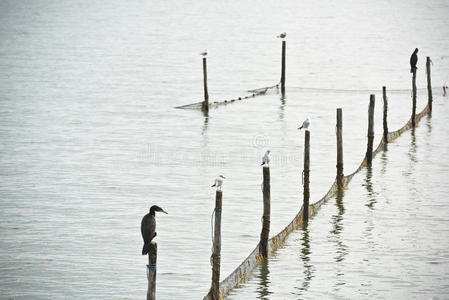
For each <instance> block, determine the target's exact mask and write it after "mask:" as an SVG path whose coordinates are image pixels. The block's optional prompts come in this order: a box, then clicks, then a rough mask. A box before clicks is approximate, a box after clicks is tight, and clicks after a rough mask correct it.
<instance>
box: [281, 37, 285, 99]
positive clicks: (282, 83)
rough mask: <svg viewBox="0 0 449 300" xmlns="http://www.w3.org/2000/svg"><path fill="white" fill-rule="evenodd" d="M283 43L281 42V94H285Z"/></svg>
mask: <svg viewBox="0 0 449 300" xmlns="http://www.w3.org/2000/svg"><path fill="white" fill-rule="evenodd" d="M285 43H286V42H285V41H282V68H281V93H282V95H284V94H285Z"/></svg>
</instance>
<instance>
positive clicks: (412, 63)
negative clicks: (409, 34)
mask: <svg viewBox="0 0 449 300" xmlns="http://www.w3.org/2000/svg"><path fill="white" fill-rule="evenodd" d="M417 54H418V48H416V49H415V51H413V54H412V56H410V73H413V72H414V71H416V69H417V68H416V64H417V63H418V55H417Z"/></svg>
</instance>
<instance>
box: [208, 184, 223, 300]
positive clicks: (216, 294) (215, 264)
mask: <svg viewBox="0 0 449 300" xmlns="http://www.w3.org/2000/svg"><path fill="white" fill-rule="evenodd" d="M222 196H223V193H222V191H221V190H217V192H216V194H215V226H214V247H213V249H214V250H213V253H212V286H211V288H210V291H209V296H210V297H209V299H212V300H219V299H220V252H221V202H222V201H221V199H222Z"/></svg>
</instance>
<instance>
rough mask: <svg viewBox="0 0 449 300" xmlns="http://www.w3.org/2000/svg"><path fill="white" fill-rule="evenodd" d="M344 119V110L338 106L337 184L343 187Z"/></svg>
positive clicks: (340, 187)
mask: <svg viewBox="0 0 449 300" xmlns="http://www.w3.org/2000/svg"><path fill="white" fill-rule="evenodd" d="M342 131H343V121H342V110H341V108H337V186H338V189H340V190H341V189H343V178H344V175H343V133H342Z"/></svg>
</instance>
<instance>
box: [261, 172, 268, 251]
mask: <svg viewBox="0 0 449 300" xmlns="http://www.w3.org/2000/svg"><path fill="white" fill-rule="evenodd" d="M262 169H263V216H262V232H261V233H260V242H259V254H260V255H262V257H264V258H267V257H268V251H267V245H268V235H269V234H270V167H269V166H268V165H265V166H263V168H262Z"/></svg>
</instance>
